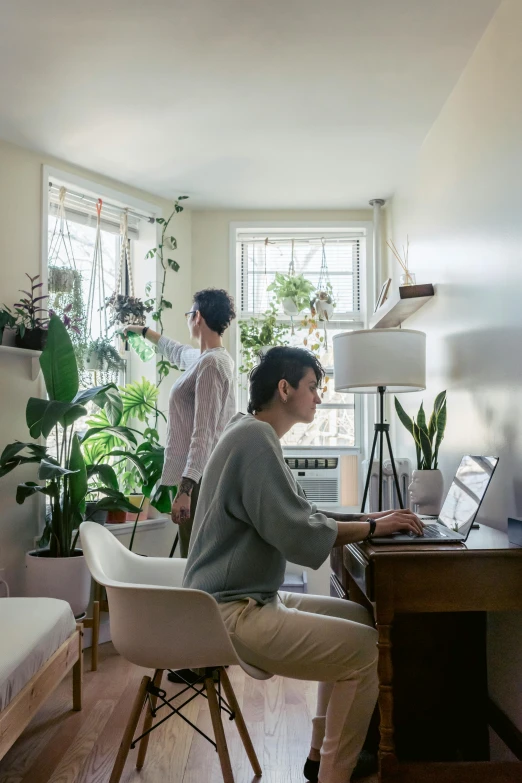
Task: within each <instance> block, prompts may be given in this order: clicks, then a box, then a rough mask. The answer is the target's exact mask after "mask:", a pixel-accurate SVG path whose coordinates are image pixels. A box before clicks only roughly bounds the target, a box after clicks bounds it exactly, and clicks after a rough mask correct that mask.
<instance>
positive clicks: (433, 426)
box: [395, 391, 447, 515]
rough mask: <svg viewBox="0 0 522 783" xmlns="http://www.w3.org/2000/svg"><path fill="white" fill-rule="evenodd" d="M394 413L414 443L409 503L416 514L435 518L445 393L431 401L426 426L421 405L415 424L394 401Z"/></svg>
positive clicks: (439, 496)
mask: <svg viewBox="0 0 522 783" xmlns="http://www.w3.org/2000/svg"><path fill="white" fill-rule="evenodd" d="M395 410H396V412H397V416H398V417H399V420H400V421H401V423H402V424H403V425H404V426H405V427H406V429H407V430H408V432H409V433H410V435H411V436H412V438H413V440H414V443H415V452H416V457H417V469H416V470H414V471H413V473H412V482H411V484H410V487H409V489H410V500H411V502H412V503H413V504H415V505H416V506H417V511H418V513H420V514H429V515H432V514H438V513H439V512H440V507H441V503H442V496H443V490H444V485H443V479H442V473H441V472H440V470H439V469H438V464H439V448H440V444H441V443H442V440H443V438H444V432H445V430H446V420H447V410H446V392H445V391H442V392H440V394H438V395H437V397H436V398H435V402H434V405H433V412H432V414H431V416H430V419H429V423H426V414H425V411H424V404H423V403H422V402H421V406H420V408H419V412H418V414H417V420H415V417H413V418H410V417H409V416H408V414H407V413H406V411H405V410H404V408H403V407H402V405H401V404H400V402H399V400H398V399H397V397H395Z"/></svg>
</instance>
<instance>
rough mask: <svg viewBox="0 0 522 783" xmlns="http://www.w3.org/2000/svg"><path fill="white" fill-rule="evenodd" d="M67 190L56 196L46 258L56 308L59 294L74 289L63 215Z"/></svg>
mask: <svg viewBox="0 0 522 783" xmlns="http://www.w3.org/2000/svg"><path fill="white" fill-rule="evenodd" d="M66 195H67V189H66V188H65V187H63V186H62V187H61V188H60V192H59V196H58V208H57V212H58V214H57V219H56V222H55V224H54V229H53V234H52V237H51V241H50V242H49V253H48V256H47V266H48V288H49V291H50V292H51V293H53V294H55V295H56V296H57V299H58V301H57V306H59V304H60V301H59V299H60V295H61V294H70V293H71V292H72V290H73V288H74V281H75V275H78V272H77V270H76V261H75V259H74V252H73V247H72V241H71V232H70V231H69V223H68V221H67V215H66V213H65V197H66Z"/></svg>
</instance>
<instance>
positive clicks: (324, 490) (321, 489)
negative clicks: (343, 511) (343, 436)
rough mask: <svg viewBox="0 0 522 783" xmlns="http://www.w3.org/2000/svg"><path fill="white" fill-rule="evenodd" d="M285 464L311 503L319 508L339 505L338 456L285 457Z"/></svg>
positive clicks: (339, 471)
mask: <svg viewBox="0 0 522 783" xmlns="http://www.w3.org/2000/svg"><path fill="white" fill-rule="evenodd" d="M285 462H286V464H287V465H288V467H289V468H290V470H291V471H292V473H293V474H294V476H295V478H296V481H298V482H299V484H300V485H301V487H302V488H303V489H304V491H305V492H306V497H307V498H308V500H309V501H310V502H311V503H316V504H317V505H318V506H319V507H320V508H328V507H333V506H340V505H341V459H340V456H339V455H338V454H336V455H332V454H329V455H328V456H323V455H320V454H299V455H293V454H291V455H287V456H285Z"/></svg>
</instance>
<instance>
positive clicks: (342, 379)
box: [333, 329, 426, 394]
mask: <svg viewBox="0 0 522 783" xmlns="http://www.w3.org/2000/svg"><path fill="white" fill-rule="evenodd" d="M333 349H334V385H335V391H340V392H355V393H358V392H359V393H364V394H376V393H377V388H378V387H379V386H386V391H387V392H395V393H399V392H413V391H420V390H421V389H425V388H426V335H425V334H424V332H417V331H414V330H413V329H361V330H360V331H358V332H343V333H342V334H336V335H335V336H334V338H333Z"/></svg>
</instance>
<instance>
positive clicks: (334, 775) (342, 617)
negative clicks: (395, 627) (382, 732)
mask: <svg viewBox="0 0 522 783" xmlns="http://www.w3.org/2000/svg"><path fill="white" fill-rule="evenodd" d="M219 609H220V612H221V616H222V617H223V621H224V623H225V625H226V627H227V630H228V632H229V634H230V638H231V640H232V643H233V644H234V647H235V648H236V650H237V653H238V655H239V656H240V658H242V659H243V660H244V661H245V662H246V663H250V664H252V665H253V666H257V667H259V668H260V669H264V670H265V671H267V672H270V673H272V674H277V675H280V676H282V677H292V678H295V679H298V680H316V681H318V682H319V688H318V697H317V713H316V716H315V718H314V719H313V722H312V724H313V725H312V742H311V745H312V747H313V748H316V749H317V750H320V751H321V766H320V769H319V780H320V781H321V783H348V781H349V780H350V774H351V772H352V770H353V768H354V766H355V763H356V761H357V756H358V755H359V752H360V750H361V748H362V746H363V743H364V739H365V737H366V732H367V730H368V725H369V723H370V718H371V716H372V713H373V710H374V707H375V703H376V701H377V690H378V684H377V632H376V631H375V629H374V628H373V623H372V619H371V617H370V615H369V613H368V612H367V611H366V609H364V607H362V606H360V605H359V604H356V603H353V602H352V601H344V600H342V599H340V598H329V597H327V596H319V595H299V594H296V593H284V592H280V593H279V594H278V597H277V598H275V599H274V600H273V601H271V602H270V603H269V604H266V605H264V606H263V605H260V604H257V603H256V602H255V601H254V600H253V599H252V598H248V599H245V600H241V601H232V602H230V603H221V604H219Z"/></svg>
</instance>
